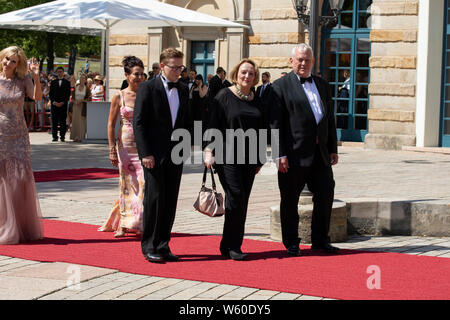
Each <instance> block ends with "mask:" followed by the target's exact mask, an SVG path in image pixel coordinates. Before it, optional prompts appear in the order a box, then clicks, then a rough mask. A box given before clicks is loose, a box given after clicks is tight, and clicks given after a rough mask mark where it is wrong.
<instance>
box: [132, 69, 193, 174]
mask: <svg viewBox="0 0 450 320" xmlns="http://www.w3.org/2000/svg"><path fill="white" fill-rule="evenodd" d="M178 97H179V100H180V106H179V108H178V114H177V119H176V121H175V126H174V127H173V128H172V115H171V113H170V106H169V100H168V99H167V94H166V91H165V89H164V85H163V83H162V79H161V78H160V77H158V78H156V79H151V80H149V81H145V82H144V83H142V84H141V85H140V86H139V90H138V92H137V94H136V101H135V105H134V114H133V129H134V136H135V140H136V146H137V150H138V155H139V158H140V159H142V158H144V157H147V156H154V157H155V165H156V166H158V165H160V164H161V163H162V162H163V161H164V159H166V158H167V157H169V158H170V151H171V149H172V146H174V145H175V144H176V142H174V141H171V136H172V132H173V131H174V130H176V129H179V128H184V129H187V130H189V131H190V132H191V133H192V128H193V120H192V115H191V112H190V110H189V106H188V103H189V89H188V86H187V85H186V84H184V83H180V88H179V89H178Z"/></svg>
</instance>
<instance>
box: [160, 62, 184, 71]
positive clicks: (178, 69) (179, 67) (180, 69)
mask: <svg viewBox="0 0 450 320" xmlns="http://www.w3.org/2000/svg"><path fill="white" fill-rule="evenodd" d="M165 66H166V67H169V68H170V69H172V71H175V72H181V71H183V69H185V68H186V67H185V66H183V65H181V66H169V65H167V64H165Z"/></svg>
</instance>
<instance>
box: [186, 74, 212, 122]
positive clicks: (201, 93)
mask: <svg viewBox="0 0 450 320" xmlns="http://www.w3.org/2000/svg"><path fill="white" fill-rule="evenodd" d="M189 93H190V96H192V100H191V106H192V107H191V110H192V114H193V116H194V121H202V119H203V117H204V108H205V98H206V94H207V93H208V86H207V85H206V84H204V83H203V76H202V75H201V74H198V75H196V76H195V80H194V83H193V85H192V86H191V90H190V92H189Z"/></svg>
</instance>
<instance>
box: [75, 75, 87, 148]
mask: <svg viewBox="0 0 450 320" xmlns="http://www.w3.org/2000/svg"><path fill="white" fill-rule="evenodd" d="M86 82H87V81H86V75H85V74H82V75H81V76H80V80H79V83H78V84H77V85H76V86H75V89H74V91H73V92H72V103H73V114H72V129H71V130H70V139H71V140H73V141H74V142H83V140H84V138H85V136H86V111H87V102H88V101H89V99H90V96H91V92H90V91H89V89H88V87H87V85H86Z"/></svg>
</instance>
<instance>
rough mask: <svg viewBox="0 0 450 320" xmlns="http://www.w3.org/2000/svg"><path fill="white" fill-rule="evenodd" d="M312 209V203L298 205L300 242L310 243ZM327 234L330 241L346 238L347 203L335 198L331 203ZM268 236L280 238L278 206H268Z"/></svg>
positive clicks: (273, 238)
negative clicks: (331, 209)
mask: <svg viewBox="0 0 450 320" xmlns="http://www.w3.org/2000/svg"><path fill="white" fill-rule="evenodd" d="M312 210H313V205H312V204H304V205H299V206H298V213H299V225H298V235H299V237H300V238H301V239H302V243H311V219H312ZM329 236H330V238H331V242H345V241H347V239H348V234H347V205H346V203H345V202H342V201H339V200H336V201H334V203H333V211H332V213H331V221H330V233H329ZM270 238H271V239H272V240H276V241H281V240H282V233H281V222H280V207H279V206H273V207H270Z"/></svg>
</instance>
